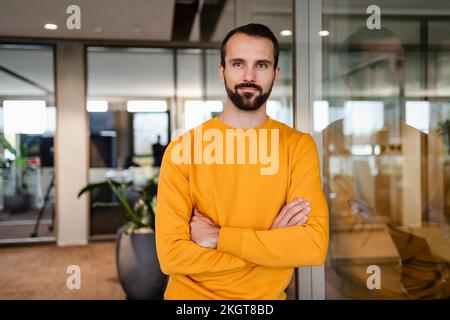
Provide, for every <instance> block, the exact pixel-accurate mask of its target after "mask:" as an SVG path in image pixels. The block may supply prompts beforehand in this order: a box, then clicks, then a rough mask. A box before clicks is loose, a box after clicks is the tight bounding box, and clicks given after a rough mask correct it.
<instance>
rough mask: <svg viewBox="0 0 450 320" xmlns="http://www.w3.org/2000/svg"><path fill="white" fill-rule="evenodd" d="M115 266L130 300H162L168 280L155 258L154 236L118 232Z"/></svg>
mask: <svg viewBox="0 0 450 320" xmlns="http://www.w3.org/2000/svg"><path fill="white" fill-rule="evenodd" d="M116 266H117V273H118V276H119V280H120V283H121V285H122V288H123V290H124V291H125V293H126V295H127V299H129V300H162V299H164V290H165V288H166V284H167V277H166V275H164V274H163V273H162V271H161V268H160V266H159V261H158V257H157V255H156V243H155V233H153V232H152V233H131V234H129V235H126V234H125V233H123V232H122V228H120V229H119V230H118V231H117V240H116Z"/></svg>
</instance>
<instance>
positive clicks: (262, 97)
mask: <svg viewBox="0 0 450 320" xmlns="http://www.w3.org/2000/svg"><path fill="white" fill-rule="evenodd" d="M244 87H251V88H255V89H257V90H258V93H259V94H258V93H252V92H245V93H244V94H243V95H240V94H239V93H238V89H240V88H244ZM272 87H273V81H272V84H271V85H270V88H269V90H267V92H265V93H263V92H262V88H261V87H260V86H258V85H256V84H254V83H241V84H238V85H236V86H234V91H232V90H231V89H230V88H228V85H227V80H226V79H225V90H226V91H227V94H228V97H229V98H230V100H231V102H233V104H234V105H235V106H236V107H237V108H238V109H241V110H244V111H255V110H258V109H259V108H260V107H261V106H262V105H263V104H264V103H266V101H267V99H269V96H270V93H271V92H272ZM255 94H258V96H256V98H254V100H253V103H252V102H251V99H252V97H253V96H254V95H255Z"/></svg>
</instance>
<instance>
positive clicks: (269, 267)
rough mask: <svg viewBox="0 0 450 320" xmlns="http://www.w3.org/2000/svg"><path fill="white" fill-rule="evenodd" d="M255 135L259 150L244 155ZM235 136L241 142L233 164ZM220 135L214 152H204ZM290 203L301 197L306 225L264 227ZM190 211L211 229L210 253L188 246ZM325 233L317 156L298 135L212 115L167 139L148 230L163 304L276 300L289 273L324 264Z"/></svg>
mask: <svg viewBox="0 0 450 320" xmlns="http://www.w3.org/2000/svg"><path fill="white" fill-rule="evenodd" d="M211 129H212V130H211ZM263 129H265V130H263ZM277 129H278V130H277ZM200 130H201V131H200ZM249 130H250V131H252V132H249ZM264 131H265V132H267V135H266V136H267V139H265V141H266V142H267V148H266V149H268V150H266V152H265V153H266V154H265V156H263V154H264V152H263V151H264V150H263V149H264V148H263V147H261V146H264V144H261V140H263V138H265V137H266V136H265V135H264V134H262V135H261V132H264ZM233 132H234V133H235V136H233ZM255 132H256V133H258V134H257V135H255V136H256V137H257V139H258V142H259V144H258V145H256V146H257V147H260V148H259V150H257V152H256V153H255V152H253V153H249V150H252V149H251V148H253V147H255V145H253V147H251V142H250V141H251V138H250V137H251V136H252V134H251V133H255ZM218 133H221V134H222V135H221V136H222V138H223V139H222V138H220V137H218V136H217V134H218ZM272 133H273V134H272ZM239 134H241V135H244V136H245V134H247V138H248V139H247V140H246V141H247V143H246V145H245V151H246V153H245V154H244V156H245V158H241V159H240V161H241V162H239V157H240V156H239V155H237V154H238V153H239V152H240V153H241V154H242V150H243V149H242V145H239V143H238V139H239ZM230 137H231V138H230ZM261 137H262V138H261ZM196 138H198V139H197V140H196ZM225 138H229V140H228V141H234V149H233V148H232V147H233V145H232V144H231V143H230V144H229V142H226V140H227V139H225ZM201 139H203V140H201ZM221 139H222V140H223V141H221V142H223V143H222V144H223V149H219V147H218V146H220V145H219V144H214V146H215V148H214V147H213V142H214V143H215V142H217V141H219V140H221ZM199 141H201V142H200V144H199V143H198V142H199ZM241 141H242V139H241ZM276 141H279V144H276V143H274V142H276ZM194 143H196V146H194ZM199 145H200V147H198V146H199ZM181 146H184V147H191V148H190V149H189V148H184V149H182V148H181ZM277 147H278V149H277ZM230 148H231V149H230ZM213 149H214V151H212V150H213ZM180 150H182V151H180ZM186 150H187V151H186ZM227 150H229V151H232V152H234V154H233V155H232V156H230V155H229V152H227ZM261 150H262V151H261ZM222 151H223V152H222ZM253 151H255V150H253ZM272 151H273V152H272ZM202 152H203V153H202ZM208 154H209V155H210V156H209V157H208ZM250 154H253V155H255V154H256V155H257V156H256V158H257V162H256V163H255V159H254V158H255V157H254V158H253V159H252V157H251V156H250ZM268 155H271V156H272V158H273V159H272V161H270V164H269V161H268V160H267V159H268V157H267V156H268ZM180 157H181V160H180ZM196 157H197V158H196ZM275 158H278V167H277V164H276V160H275ZM199 159H200V161H199ZM243 159H244V160H245V161H244V164H243V163H242V160H243ZM299 197H300V198H301V197H303V198H305V199H307V200H310V201H311V208H312V211H311V214H310V215H309V219H308V221H307V223H306V224H305V225H301V226H293V227H285V228H280V229H275V230H270V227H271V225H272V223H273V221H274V219H275V218H276V216H277V215H278V213H279V211H280V210H281V209H282V207H283V206H284V205H285V204H286V203H287V202H289V201H291V200H293V199H295V198H299ZM194 207H196V208H197V209H198V210H199V211H200V212H201V213H202V214H204V215H206V216H208V217H209V218H210V219H211V220H213V221H214V222H215V223H216V224H217V225H218V226H220V227H221V230H220V233H219V239H218V245H217V249H207V248H202V247H200V246H198V245H197V244H196V243H194V242H192V241H191V240H190V229H189V221H190V219H191V214H192V210H193V208H194ZM328 228H329V226H328V207H327V203H326V200H325V197H324V194H323V192H322V186H321V180H320V169H319V160H318V155H317V150H316V146H315V143H314V140H313V139H312V138H311V136H310V135H308V134H305V133H302V132H300V131H297V130H295V129H292V128H290V127H288V126H287V125H285V124H283V123H281V122H278V121H276V120H273V119H270V118H269V119H268V120H267V121H266V122H264V123H263V124H262V125H261V126H259V127H258V128H255V129H247V130H239V129H233V128H231V127H229V126H227V125H226V124H225V123H223V122H222V121H221V120H220V119H218V118H217V117H216V118H213V119H211V120H208V121H206V122H205V123H203V124H202V125H201V126H199V127H197V128H196V129H193V130H191V131H189V132H187V133H186V134H184V135H183V136H180V137H178V138H177V139H175V140H173V141H172V142H171V143H170V144H169V146H168V148H167V149H166V152H165V153H164V157H163V162H162V166H161V171H160V176H159V182H158V196H157V210H156V227H155V230H156V245H157V253H158V258H159V262H160V265H161V269H162V271H163V272H164V273H165V274H168V275H169V276H170V277H169V282H168V286H167V289H166V291H165V299H230V300H231V299H285V298H286V294H285V293H284V290H285V289H286V287H287V286H288V284H289V282H290V280H291V277H292V274H293V270H294V268H295V267H299V266H311V265H320V264H322V263H323V262H324V260H325V257H326V254H327V250H328Z"/></svg>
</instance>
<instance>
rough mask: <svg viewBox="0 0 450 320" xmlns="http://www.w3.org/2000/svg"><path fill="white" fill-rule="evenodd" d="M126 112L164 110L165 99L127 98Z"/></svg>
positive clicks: (165, 106) (165, 109) (165, 107)
mask: <svg viewBox="0 0 450 320" xmlns="http://www.w3.org/2000/svg"><path fill="white" fill-rule="evenodd" d="M127 111H128V112H166V111H167V101H165V100H129V101H128V102H127Z"/></svg>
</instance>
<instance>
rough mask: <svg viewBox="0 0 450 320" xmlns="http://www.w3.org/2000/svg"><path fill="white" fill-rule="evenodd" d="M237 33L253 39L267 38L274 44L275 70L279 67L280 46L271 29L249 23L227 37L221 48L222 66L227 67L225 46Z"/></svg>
mask: <svg viewBox="0 0 450 320" xmlns="http://www.w3.org/2000/svg"><path fill="white" fill-rule="evenodd" d="M236 33H243V34H246V35H248V36H252V37H261V38H267V39H269V40H270V41H272V44H273V57H274V58H275V63H274V68H276V67H277V66H278V57H279V56H280V45H279V44H278V40H277V38H276V37H275V35H274V34H273V32H272V30H270V29H269V27H267V26H265V25H263V24H259V23H249V24H246V25H244V26H240V27H237V28H235V29H233V30H231V31H230V32H228V34H227V35H226V37H225V38H224V39H223V41H222V44H221V46H220V64H221V65H222V66H223V67H225V54H226V52H225V46H226V44H227V42H228V40H230V38H231V37H232V36H233V35H234V34H236Z"/></svg>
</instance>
